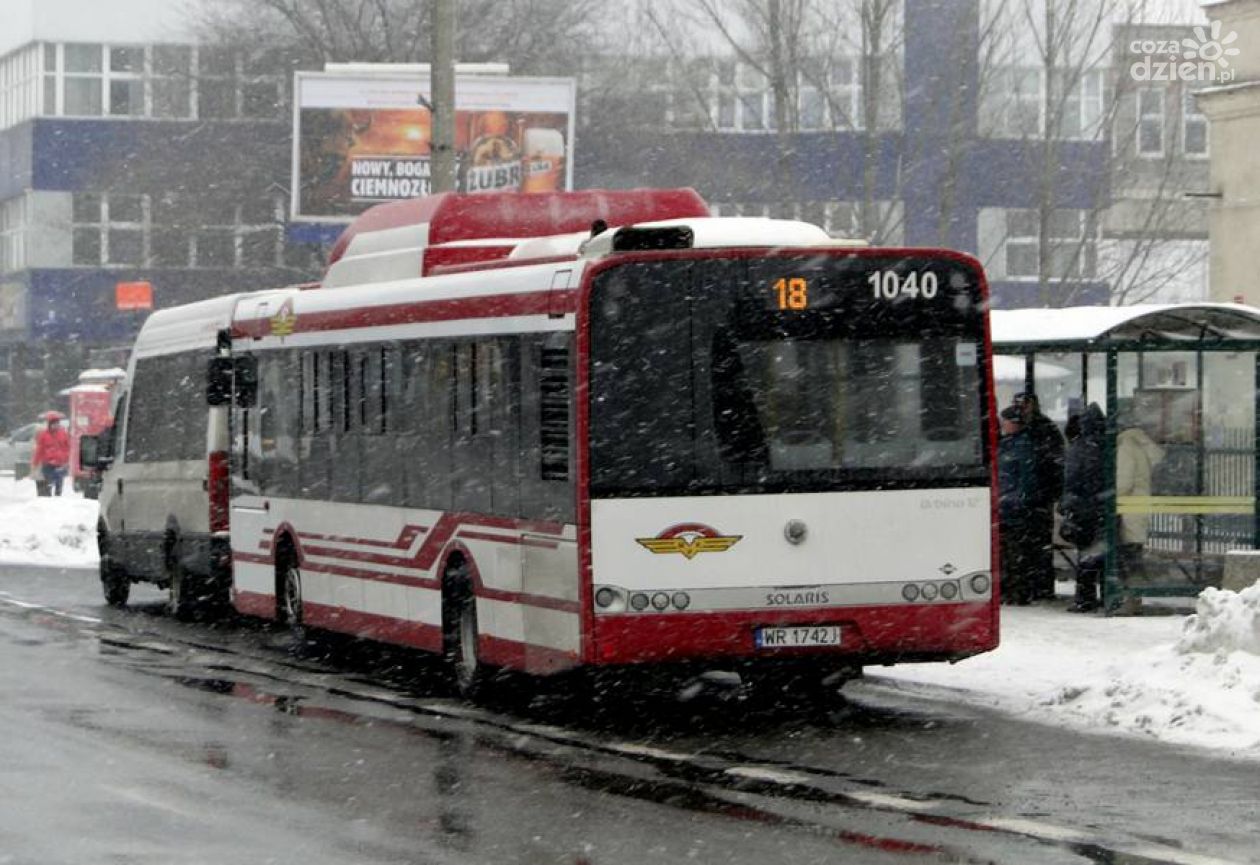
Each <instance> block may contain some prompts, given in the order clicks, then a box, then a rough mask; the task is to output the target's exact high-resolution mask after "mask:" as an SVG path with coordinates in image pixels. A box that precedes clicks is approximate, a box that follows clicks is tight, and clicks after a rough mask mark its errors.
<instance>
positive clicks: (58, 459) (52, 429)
mask: <svg viewBox="0 0 1260 865" xmlns="http://www.w3.org/2000/svg"><path fill="white" fill-rule="evenodd" d="M69 463H70V434H69V433H67V432H66V431H65V430H64V429H63V428H62V426H61V418H59V417H58V416H57V415H49V416H48V426H47V427H45V428H44V429H42V430H40V431H39V432H38V433H36V434H35V451H34V452H33V453H32V454H31V471H32V472H34V471H36V470H38V471H39V472H40V474H41V475H42V476H43V478H44V483H45V484H46V485H47V486H48V489H49V490H50V492H51V493H52V494H53V495H55V496H59V495H61V485H62V482H64V481H65V479H66V468H67V466H68V465H69Z"/></svg>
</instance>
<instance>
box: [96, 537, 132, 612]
mask: <svg viewBox="0 0 1260 865" xmlns="http://www.w3.org/2000/svg"><path fill="white" fill-rule="evenodd" d="M96 545H97V549H98V551H99V552H100V558H101V564H100V568H101V590H102V592H103V593H104V595H105V603H106V604H108V605H109V606H111V607H125V606H127V599H128V598H129V597H130V596H131V578H130V577H128V576H127V572H126V571H125V570H123V568H122V566H121V565H119V564H118V563H117V562H116V561H115V559H114V556H113V553H112V552H111V550H110V542H109V532H108V531H106V529H105V527H104V526H97V529H96Z"/></svg>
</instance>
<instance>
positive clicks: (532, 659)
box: [477, 634, 580, 675]
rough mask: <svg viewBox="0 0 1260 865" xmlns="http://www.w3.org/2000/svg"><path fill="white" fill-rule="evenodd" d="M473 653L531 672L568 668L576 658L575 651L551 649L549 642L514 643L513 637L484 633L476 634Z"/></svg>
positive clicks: (505, 665)
mask: <svg viewBox="0 0 1260 865" xmlns="http://www.w3.org/2000/svg"><path fill="white" fill-rule="evenodd" d="M477 655H478V657H479V658H480V659H481V660H483V661H485V662H486V663H487V664H493V665H494V666H496V667H508V668H511V669H513V670H523V671H524V672H526V673H532V674H535V675H543V674H546V673H558V672H560V671H561V670H568V669H572V668H573V667H576V666H577V665H578V663H579V661H580V659H579V657H578V655H577V653H576V652H566V651H565V650H563V649H553V648H551V647H550V646H538V645H534V644H533V643H518V642H517V641H515V640H505V639H503V638H502V637H492V636H490V635H488V634H480V635H478V637H477Z"/></svg>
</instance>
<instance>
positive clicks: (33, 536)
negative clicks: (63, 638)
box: [0, 475, 1260, 759]
mask: <svg viewBox="0 0 1260 865" xmlns="http://www.w3.org/2000/svg"><path fill="white" fill-rule="evenodd" d="M95 526H96V502H95V501H88V500H85V499H83V498H81V497H79V496H77V495H67V496H66V497H63V498H42V499H41V498H37V497H36V495H35V485H34V483H32V482H31V481H30V480H24V481H17V482H15V481H14V480H13V478H12V476H9V475H0V563H8V564H43V565H66V566H94V565H95V564H96V539H95ZM1062 588H1063V586H1062V584H1061V589H1062ZM1165 612H1166V611H1165ZM870 674H871V680H872V681H879V682H881V683H884V684H886V685H888V686H890V687H895V688H899V689H903V690H906V691H910V692H913V693H915V694H918V695H921V696H925V697H930V698H938V699H945V700H950V701H961V702H966V703H971V704H977V705H985V706H990V707H993V708H996V709H998V710H1001V711H1003V712H1007V713H1010V714H1013V715H1018V716H1020V717H1023V718H1026V719H1028V720H1031V721H1037V722H1041V723H1046V724H1053V725H1056V726H1063V727H1072V728H1076V729H1080V730H1083V731H1088V732H1092V733H1100V732H1101V733H1108V732H1110V733H1116V734H1122V735H1134V736H1143V737H1148V738H1151V739H1155V740H1159V741H1163V742H1168V743H1170V744H1176V745H1192V746H1198V747H1204V748H1211V749H1214V750H1217V751H1219V752H1222V753H1228V754H1229V755H1231V756H1235V757H1241V758H1247V759H1260V586H1256V587H1252V588H1250V589H1247V590H1246V591H1243V592H1226V591H1217V590H1215V589H1209V590H1207V591H1206V592H1205V593H1204V594H1203V595H1202V596H1201V597H1200V598H1199V600H1198V606H1197V610H1196V612H1195V614H1193V615H1190V616H1186V615H1181V614H1172V615H1169V614H1164V615H1143V616H1135V617H1115V618H1103V617H1101V616H1096V615H1071V614H1069V613H1067V612H1065V611H1064V610H1063V605H1062V604H1058V605H1048V606H1032V607H1003V608H1002V644H1001V646H1000V647H999V648H998V649H997V651H994V652H991V653H989V654H987V655H982V656H980V657H976V658H970V659H968V660H966V661H963V662H961V663H959V664H955V665H946V664H922V665H906V666H902V667H895V668H874V669H872V670H871V671H870Z"/></svg>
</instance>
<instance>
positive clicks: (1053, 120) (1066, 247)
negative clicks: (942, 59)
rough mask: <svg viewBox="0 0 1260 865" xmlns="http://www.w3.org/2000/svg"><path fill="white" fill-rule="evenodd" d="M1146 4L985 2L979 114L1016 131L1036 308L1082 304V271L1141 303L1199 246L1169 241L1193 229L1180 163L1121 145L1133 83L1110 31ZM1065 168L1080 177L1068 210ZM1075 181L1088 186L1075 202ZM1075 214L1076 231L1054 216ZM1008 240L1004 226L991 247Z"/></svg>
mask: <svg viewBox="0 0 1260 865" xmlns="http://www.w3.org/2000/svg"><path fill="white" fill-rule="evenodd" d="M1153 11H1158V10H1157V9H1156V10H1151V9H1148V8H1147V4H1146V3H1145V2H1143V0H1133V2H1127V3H1113V2H1104V0H991V2H990V3H989V4H988V6H987V13H988V14H989V16H990V21H991V22H993V23H991V25H990V26H988V27H986V28H985V34H986V35H985V36H982V49H981V53H982V55H983V56H984V57H985V61H984V64H983V66H982V69H983V70H984V72H985V74H984V77H983V78H982V82H981V88H982V91H985V92H986V93H987V94H988V95H987V96H986V99H985V102H986V108H985V110H984V111H982V121H985V122H987V123H988V124H989V126H990V127H991V128H990V129H988V130H983V131H985V132H988V133H989V134H995V135H998V136H1011V135H1012V134H1014V136H1015V137H1018V138H1019V139H1020V140H1022V141H1023V142H1024V143H1025V145H1027V146H1026V149H1025V152H1026V153H1027V154H1029V157H1028V158H1029V159H1030V160H1033V161H1032V162H1030V163H1028V167H1029V169H1030V171H1029V174H1030V175H1031V176H1032V177H1034V178H1035V181H1034V183H1033V185H1032V187H1031V191H1032V193H1033V196H1032V204H1031V206H1030V210H1031V212H1032V214H1033V215H1034V218H1035V223H1036V226H1035V232H1036V246H1037V261H1036V279H1037V300H1038V303H1039V305H1041V306H1067V305H1072V304H1074V303H1078V302H1080V300H1081V294H1080V292H1081V290H1082V288H1083V286H1084V285H1085V284H1087V283H1088V282H1089V281H1091V280H1092V281H1095V282H1104V283H1106V284H1107V285H1108V287H1109V289H1110V295H1111V301H1112V302H1113V303H1135V302H1140V301H1141V300H1145V299H1148V298H1150V297H1151V296H1153V295H1155V294H1157V293H1158V292H1160V291H1161V290H1164V289H1166V288H1168V287H1169V286H1171V285H1172V284H1173V283H1175V282H1176V281H1177V280H1179V279H1182V278H1183V274H1184V273H1185V272H1186V271H1187V270H1189V269H1192V268H1197V267H1200V266H1201V264H1202V259H1203V257H1204V256H1205V254H1206V252H1205V249H1204V248H1203V245H1202V244H1197V245H1196V244H1193V243H1192V244H1178V243H1177V242H1176V239H1177V238H1181V237H1185V236H1188V235H1193V234H1194V233H1195V232H1196V230H1198V231H1201V230H1202V226H1201V225H1199V226H1198V228H1197V229H1196V225H1195V223H1196V221H1197V219H1196V216H1195V215H1194V214H1193V213H1192V212H1191V211H1189V210H1188V208H1187V207H1186V206H1184V204H1183V202H1182V200H1181V196H1182V191H1183V190H1184V189H1185V188H1186V187H1187V182H1188V175H1189V172H1187V170H1186V166H1185V164H1184V162H1183V161H1182V160H1180V159H1179V158H1177V155H1176V154H1175V153H1174V152H1173V150H1172V148H1168V149H1167V150H1166V152H1165V153H1164V154H1163V156H1162V157H1161V158H1160V159H1158V160H1150V159H1144V160H1141V163H1142V164H1141V166H1140V170H1135V167H1134V166H1135V159H1134V154H1133V151H1132V147H1131V146H1128V145H1129V143H1131V142H1132V141H1133V140H1134V138H1135V135H1136V130H1137V125H1138V123H1139V122H1140V121H1139V118H1138V117H1137V116H1136V114H1134V116H1129V113H1128V112H1129V109H1130V108H1131V107H1132V106H1133V104H1134V100H1135V98H1136V83H1135V82H1134V81H1133V80H1132V78H1130V77H1129V76H1128V75H1127V69H1124V68H1122V67H1123V66H1124V64H1123V63H1122V62H1121V59H1122V57H1123V51H1122V46H1119V45H1117V44H1115V35H1116V34H1117V33H1125V32H1128V28H1131V27H1135V26H1138V25H1139V24H1140V22H1143V21H1145V20H1146V19H1147V17H1148V16H1149V15H1151V14H1153ZM986 40H987V44H986ZM1027 57H1032V58H1033V59H1034V61H1035V63H1032V64H1030V63H1027V61H1026V60H1025V58H1027ZM1021 75H1028V76H1030V77H1029V78H1028V79H1026V80H1025V81H1024V84H1025V86H1027V84H1028V83H1029V82H1030V81H1033V80H1035V82H1036V85H1035V86H1036V87H1037V88H1038V89H1037V90H1036V98H1037V111H1036V112H1034V113H1028V112H1027V111H1026V109H1027V107H1028V106H1029V104H1030V100H1029V99H1028V91H1027V90H1025V91H1024V92H1022V93H1021V92H1020V91H1019V87H1018V85H1017V84H1016V83H1015V82H1017V81H1018V79H1019V76H1021ZM1032 76H1035V78H1034V77H1032ZM1003 85H1004V87H1003ZM1003 89H1004V92H1003V93H995V91H1002V90H1003ZM995 97H996V98H995ZM1002 97H1004V98H1005V104H1003V98H1002ZM1089 100H1096V101H1094V105H1095V107H1096V110H1095V111H1094V112H1093V114H1092V116H1090V112H1089V111H1087V110H1085V109H1084V108H1083V106H1084V105H1086V104H1087V102H1088V101H1089ZM1021 104H1022V105H1023V106H1024V109H1025V110H1023V111H1021V109H1020V107H1019V106H1020V105H1021ZM994 126H996V127H998V128H996V129H995V128H992V127H994ZM1082 163H1083V164H1082ZM1065 178H1067V179H1069V180H1074V181H1075V182H1077V184H1078V188H1077V189H1076V190H1075V193H1076V195H1077V200H1076V201H1075V202H1074V203H1072V205H1071V207H1070V208H1068V207H1067V202H1066V199H1065V194H1064V190H1065V189H1066V188H1067V186H1068V185H1069V184H1067V183H1065V182H1064V181H1065ZM1082 180H1084V181H1087V182H1088V183H1090V184H1091V186H1092V191H1093V193H1094V194H1093V196H1092V198H1091V199H1090V200H1089V201H1088V202H1086V203H1085V205H1084V206H1083V207H1082V206H1081V202H1080V198H1079V196H1080V194H1081V190H1080V189H1079V183H1080V182H1081V181H1082ZM1074 220H1079V222H1076V224H1077V225H1078V226H1079V230H1077V231H1075V232H1072V233H1069V231H1067V230H1065V225H1064V223H1066V222H1069V221H1074ZM1104 234H1106V235H1107V237H1106V239H1104ZM1009 239H1010V236H1009V234H1008V233H1007V232H1006V229H1005V227H1004V229H1003V236H1002V237H1001V239H1000V241H999V242H998V243H997V245H996V248H997V249H998V250H1001V249H1003V248H1004V247H1005V244H1006V241H1007V240H1009Z"/></svg>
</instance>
